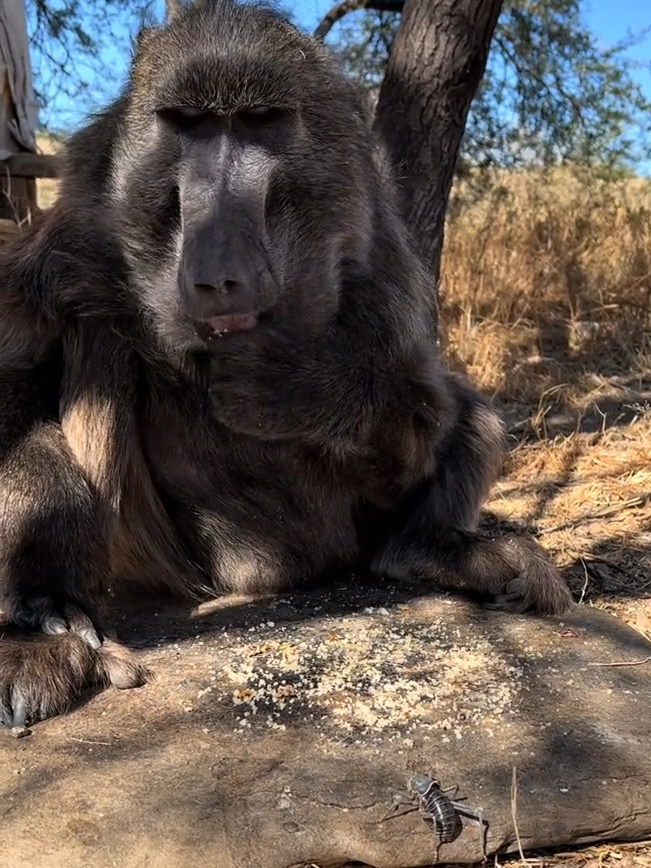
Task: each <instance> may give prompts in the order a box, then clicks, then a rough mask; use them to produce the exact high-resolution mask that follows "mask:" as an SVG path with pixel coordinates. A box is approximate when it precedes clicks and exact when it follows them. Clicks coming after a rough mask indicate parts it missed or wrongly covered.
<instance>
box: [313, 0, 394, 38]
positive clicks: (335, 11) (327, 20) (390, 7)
mask: <svg viewBox="0 0 651 868" xmlns="http://www.w3.org/2000/svg"><path fill="white" fill-rule="evenodd" d="M404 5H405V0H341V2H340V3H337V5H336V6H333V7H332V9H331V10H330V11H329V12H328V13H327V15H325V17H324V18H323V20H322V21H321V23H320V24H319V26H318V27H317V28H316V30H315V31H314V34H313V36H314V38H315V39H324V38H325V37H326V36H327V35H328V33H330V31H331V30H332V28H333V27H334V26H335V24H336V23H337V22H338V21H341V19H342V18H343V17H344V15H348V13H349V12H357V10H358V9H371V10H373V12H402V10H403V8H404Z"/></svg>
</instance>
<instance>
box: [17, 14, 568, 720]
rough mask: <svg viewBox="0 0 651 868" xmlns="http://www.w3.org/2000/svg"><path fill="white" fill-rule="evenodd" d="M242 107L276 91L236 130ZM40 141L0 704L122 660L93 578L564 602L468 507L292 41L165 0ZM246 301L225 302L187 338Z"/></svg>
mask: <svg viewBox="0 0 651 868" xmlns="http://www.w3.org/2000/svg"><path fill="white" fill-rule="evenodd" d="M260 105H268V106H273V107H276V108H278V112H279V114H277V115H273V116H270V115H265V116H264V118H263V122H262V126H261V127H259V128H258V126H256V124H259V123H260V121H259V118H258V116H257V115H256V114H255V113H253V114H251V113H250V112H249V113H247V111H248V107H250V106H260ZM178 106H196V107H198V108H201V109H205V108H210V110H211V111H213V112H215V113H216V114H215V115H214V117H215V118H221V119H222V120H223V118H228V117H230V118H232V119H234V120H232V123H233V124H236V125H237V124H240V123H241V124H244V126H243V127H242V129H244V132H243V133H237V135H236V136H235V138H234V139H232V138H230V139H229V138H224V139H223V140H222V139H220V140H219V141H224V142H227V143H228V142H231V143H232V142H233V141H234V142H235V146H234V147H235V150H234V151H233V154H234V157H233V158H232V159H231V158H230V157H229V160H230V162H228V161H226V162H224V161H223V162H219V160H221V159H222V158H221V157H219V158H218V157H217V156H216V153H217V150H218V149H217V148H216V147H215V148H213V146H212V144H211V143H212V142H213V141H217V138H211V137H210V136H206V135H204V134H203V133H205V132H206V130H210V129H212V128H211V127H210V124H211V123H213V120H212V118H213V115H212V114H211V115H206V117H207V118H208V120H207V121H206V120H205V119H204V120H201V121H200V122H201V123H206V124H208V126H207V127H206V130H204V131H203V133H202V134H200V135H197V130H196V128H195V127H193V128H192V130H191V131H190V132H189V133H188V131H187V130H186V129H185V128H179V124H181V121H182V123H183V124H186V123H187V117H186V114H183V115H182V118H181V121H180V120H179V116H178V113H174V112H173V111H172V109H175V107H178ZM168 110H169V111H168ZM170 112H172V113H171V115H170ZM170 117H171V120H170ZM203 117H204V116H203V115H202V118H203ZM269 117H271V121H269ZM241 119H243V120H241ZM222 120H220V121H219V123H222ZM229 122H230V121H229ZM191 123H195V121H194V120H192V122H191ZM214 123H215V124H216V123H217V120H215V121H214ZM247 124H248V125H249V126H247ZM265 124H266V126H265ZM215 129H217V128H216V127H215ZM234 129H235V127H234ZM199 132H201V130H199ZM220 135H221V134H220ZM215 136H217V133H215ZM238 137H239V138H238ZM242 143H244V144H243V145H242V147H245V150H243V151H241V153H243V154H244V155H245V156H244V157H243V158H242V160H244V162H242V161H240V162H238V160H239V159H240V158H239V157H238V154H240V151H239V150H237V149H238V148H239V147H240V145H241V144H242ZM211 148H212V150H211ZM246 149H248V150H246ZM229 153H230V152H229ZM247 160H248V162H246V161H247ZM67 165H68V167H69V168H68V170H67V171H66V172H65V173H64V177H63V180H62V185H61V195H60V200H59V203H58V204H57V205H56V206H55V208H54V209H53V210H52V211H51V212H50V213H48V214H47V215H45V216H44V217H43V218H42V219H41V221H40V224H39V225H37V226H35V227H32V228H30V229H28V230H25V233H24V234H23V235H22V236H21V237H20V238H19V239H18V240H17V241H16V242H15V243H14V244H13V245H12V246H11V247H10V248H9V249H7V250H6V251H4V252H3V253H2V254H1V261H0V271H1V273H2V275H3V286H2V298H0V306H2V311H0V313H2V314H3V315H1V316H0V400H1V402H2V407H3V414H2V417H1V418H0V485H1V486H2V497H1V500H0V510H1V514H0V569H1V572H0V593H1V596H0V602H1V604H2V607H3V608H4V611H5V617H6V620H7V626H6V629H5V632H4V634H3V638H2V639H1V640H0V709H1V714H2V716H3V720H4V722H5V723H8V724H12V723H13V724H20V723H22V722H24V720H25V718H37V717H42V716H47V715H49V714H53V713H56V712H60V711H62V710H64V709H65V708H66V707H68V705H69V704H70V702H71V701H73V700H74V698H75V697H76V696H77V695H78V694H79V692H80V691H81V689H82V688H83V687H84V686H85V685H86V684H88V683H89V682H90V681H93V680H96V679H100V680H103V681H105V682H112V683H114V684H116V685H118V686H120V687H126V686H130V685H133V684H136V683H140V682H141V681H142V680H143V679H144V678H145V676H146V673H145V672H144V670H143V669H142V668H141V667H140V666H139V664H138V662H137V661H136V659H135V658H134V657H133V656H132V655H131V654H130V652H127V651H126V650H125V649H123V648H121V646H119V645H116V644H115V643H113V642H112V641H111V640H108V639H106V638H104V637H105V636H106V633H105V631H104V627H105V625H104V624H103V615H102V600H103V599H105V597H106V594H107V592H108V589H109V587H111V588H112V589H113V590H115V589H119V587H120V585H121V584H124V585H128V586H129V587H134V586H136V585H139V586H141V587H144V588H145V590H147V589H149V590H151V591H154V590H160V589H161V588H167V589H169V590H172V591H174V592H180V593H185V594H187V595H198V594H201V593H204V592H206V590H208V591H209V592H212V593H214V592H216V591H239V592H257V591H260V592H268V591H275V590H278V589H280V588H284V587H296V586H300V585H306V584H308V583H310V582H313V581H315V580H317V579H321V578H323V577H327V576H328V575H330V574H333V573H334V572H336V571H341V570H350V569H351V568H352V567H360V566H361V567H364V566H367V567H368V566H370V567H371V568H372V569H373V570H375V571H376V572H379V573H385V574H388V575H391V576H394V577H398V578H401V579H407V580H414V579H416V580H424V581H431V582H432V583H433V584H434V585H436V586H438V587H442V588H443V587H448V588H459V589H466V590H472V591H477V592H479V593H481V594H484V595H487V596H489V597H492V598H495V599H494V602H495V601H496V603H497V605H499V606H501V607H503V608H508V609H511V610H513V611H524V610H526V609H533V610H535V611H537V612H541V613H560V612H562V611H564V610H565V609H566V608H567V607H568V606H569V605H570V603H571V598H570V595H569V592H568V589H567V587H566V586H565V584H564V583H563V581H562V579H561V577H560V576H559V574H558V573H557V571H556V570H555V569H554V567H553V566H552V565H551V564H550V563H549V561H548V560H547V558H546V557H545V555H544V554H543V552H542V550H541V549H540V548H539V547H538V546H537V544H535V543H534V542H533V541H530V540H525V539H522V538H519V537H515V536H505V537H500V538H497V539H493V538H490V537H487V536H483V535H481V534H479V533H478V532H477V525H478V519H479V511H480V507H481V504H482V501H483V500H484V498H485V496H486V494H487V492H488V490H489V488H490V486H491V484H492V482H493V481H494V479H495V476H496V474H497V472H498V469H499V464H500V460H501V455H502V448H503V443H502V428H501V425H500V423H499V420H498V418H497V416H496V415H495V414H494V412H493V411H492V410H491V409H490V408H489V407H488V405H487V404H486V402H485V401H484V400H483V399H482V398H480V397H479V396H478V395H477V394H476V393H475V392H474V391H472V389H471V388H470V387H469V386H467V385H466V384H465V383H463V382H462V381H461V380H460V379H459V378H457V377H454V376H453V375H451V374H450V373H449V372H447V371H446V370H445V368H444V367H443V366H442V363H441V361H440V359H439V358H438V355H437V349H436V341H435V330H436V329H435V326H436V323H435V311H434V309H433V303H432V296H431V291H430V286H429V281H428V277H427V274H426V273H425V272H424V270H423V268H422V266H421V264H420V262H419V261H418V259H417V257H416V256H415V255H414V253H413V249H412V245H411V241H410V238H409V235H408V233H407V230H406V228H405V225H404V223H403V220H402V219H401V217H400V216H399V214H398V211H397V208H396V204H395V196H394V189H393V183H392V180H391V177H390V174H391V173H390V171H389V169H388V166H387V162H386V158H385V156H384V153H383V150H382V147H381V145H380V143H379V142H377V141H376V140H375V139H374V138H373V137H372V136H371V133H370V130H369V125H368V123H367V118H366V116H365V114H364V110H363V107H362V102H361V100H360V98H359V95H358V94H357V92H356V90H355V89H354V88H353V86H352V85H351V84H350V83H349V82H348V81H347V80H346V79H345V78H344V77H343V76H342V74H341V72H340V71H339V70H338V68H337V67H336V65H335V64H334V62H333V60H332V59H331V58H330V57H329V56H328V54H327V53H326V51H325V49H324V48H323V47H322V46H320V45H319V44H317V43H315V42H313V41H311V40H309V39H307V38H306V37H304V36H302V35H301V34H300V33H299V32H298V31H296V30H295V29H294V28H293V27H292V26H290V25H289V24H287V23H285V22H284V21H283V20H282V18H280V17H278V16H277V15H276V14H275V13H273V12H271V11H269V10H267V9H264V8H262V7H253V6H239V5H235V4H233V3H231V2H228V0H214V2H213V3H212V4H211V5H209V6H207V7H206V8H198V7H195V8H190V9H187V10H185V11H183V12H181V13H179V15H178V16H177V17H175V19H174V20H173V21H172V22H171V23H170V24H168V25H167V26H166V27H163V28H161V29H158V30H146V31H144V32H143V33H142V34H141V36H140V37H139V40H138V46H137V51H136V55H135V59H134V62H133V67H132V71H131V76H130V80H129V83H128V85H127V87H126V89H125V92H124V94H123V95H122V96H121V97H120V98H119V99H118V100H117V101H116V103H115V104H114V105H112V106H110V107H109V108H108V109H107V110H106V111H105V112H104V113H103V114H101V115H100V116H99V117H97V118H96V119H95V120H93V121H92V122H91V123H90V124H89V125H88V126H87V127H86V128H85V129H84V130H82V131H81V132H80V133H79V134H77V135H76V136H75V137H73V139H72V141H71V142H70V145H69V148H68V152H67ZM246 166H250V167H251V168H250V177H249V176H248V175H247V174H246V171H245V169H246ZM242 167H244V169H243V168H242ZM213 171H214V172H215V173H216V174H215V176H214V178H212V180H210V184H208V186H206V185H205V177H206V173H208V176H209V179H210V178H211V177H212V176H210V172H213ZM247 171H249V170H247ZM238 173H239V174H238ZM251 178H253V179H254V180H255V179H258V180H256V181H255V183H254V182H253V181H251V183H250V184H249V181H250V179H251ZM179 179H180V180H179ZM202 179H204V180H202ZM222 182H223V184H222ZM202 184H203V185H204V186H203V187H202V186H201V185H202ZM238 184H239V185H240V186H239V187H238ZM247 184H249V186H247ZM256 184H257V186H256ZM222 186H223V190H222ZM218 188H219V190H218ZM177 189H178V193H175V190H177ZM238 190H239V191H240V192H239V193H238V192H237V191H238ZM220 191H221V192H220ZM233 191H235V192H233ZM213 193H214V199H215V201H214V203H213V204H211V205H210V204H209V207H208V210H206V208H207V206H206V201H207V198H206V197H207V196H208V198H209V197H210V196H211V195H213ZM210 209H212V210H210ZM181 214H183V215H184V222H183V229H182V228H181V220H180V215H181ZM256 221H258V222H257V223H256ZM256 226H257V229H256ZM206 275H207V277H206ZM222 280H223V281H224V283H223V286H222V284H221V283H220V281H222ZM210 281H212V284H211V285H212V286H213V289H209V290H208V289H207V287H208V283H207V282H210ZM223 287H227V288H228V291H227V292H226V291H225V290H224V289H223ZM224 299H226V301H225V300H224ZM224 305H226V306H225V307H224ZM228 305H230V307H229V306H228ZM250 310H255V311H257V312H258V313H259V314H260V318H259V323H258V325H257V327H256V328H255V329H253V330H251V331H242V332H234V333H231V334H228V335H225V336H224V337H221V338H219V337H213V338H212V339H211V340H206V339H205V336H206V334H207V332H205V330H202V329H203V326H204V325H205V321H206V320H207V319H208V318H210V317H211V316H216V315H219V316H222V315H225V314H226V315H228V314H232V313H236V314H246V313H248V312H249V311H250ZM44 633H45V634H46V635H43V634H44ZM57 634H61V635H57ZM102 640H103V644H101V645H100V641H102Z"/></svg>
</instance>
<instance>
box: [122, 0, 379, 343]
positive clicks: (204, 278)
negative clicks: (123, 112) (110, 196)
mask: <svg viewBox="0 0 651 868" xmlns="http://www.w3.org/2000/svg"><path fill="white" fill-rule="evenodd" d="M222 6H223V8H222ZM217 7H218V8H217V9H215V10H212V11H211V12H207V11H203V10H199V11H197V10H193V11H191V12H190V13H186V14H185V15H184V16H182V17H181V18H180V19H178V20H177V21H175V22H172V24H170V25H168V26H167V27H166V28H162V29H161V30H158V31H153V32H150V31H148V32H146V33H145V34H144V36H143V37H141V40H140V48H139V53H138V55H137V57H136V60H135V63H134V70H133V74H132V80H133V82H134V84H133V94H132V97H131V104H130V109H129V116H128V118H127V124H126V136H125V137H124V141H123V142H122V145H121V147H118V148H117V149H116V159H115V161H114V166H115V168H114V184H115V190H116V191H117V195H118V198H119V199H121V201H122V203H123V204H125V205H126V210H127V212H128V213H130V214H131V215H132V217H131V221H130V228H129V232H130V233H131V237H127V239H126V242H127V245H128V246H129V248H130V251H131V257H132V260H134V261H135V263H136V271H137V273H139V274H140V276H141V277H144V278H145V283H146V284H147V286H148V290H147V296H148V301H149V303H150V305H151V306H154V307H155V308H156V310H157V312H161V311H163V310H164V312H165V322H166V323H167V326H165V327H166V328H167V327H169V328H170V329H171V328H172V326H171V322H172V320H174V323H175V327H176V328H177V329H178V324H179V322H180V321H182V320H184V319H185V320H186V321H187V322H192V323H194V324H195V326H198V331H199V333H200V334H201V333H203V334H209V333H215V332H216V333H220V334H228V333H229V332H233V331H241V330H247V329H251V328H254V327H255V326H256V325H257V324H258V322H260V321H263V320H264V319H265V318H267V317H269V318H274V317H281V316H284V317H285V318H288V319H289V318H291V320H292V321H294V322H300V323H301V325H304V326H306V327H310V326H317V327H318V326H319V325H320V324H322V323H323V322H324V321H326V320H327V319H329V318H330V317H331V316H332V315H333V314H334V313H335V311H336V309H337V301H338V293H339V286H340V282H341V269H342V265H343V263H345V262H348V261H351V260H352V261H353V262H355V263H357V264H359V263H362V264H363V263H364V262H365V261H366V258H367V256H368V247H369V243H370V242H369V238H370V235H371V229H370V225H371V215H372V202H371V197H370V195H369V192H368V191H369V187H370V184H369V180H368V177H369V171H370V170H369V163H370V157H369V141H368V130H367V128H366V124H365V121H364V118H363V116H362V114H361V112H360V111H359V108H358V103H357V101H356V96H355V94H354V91H353V90H352V88H351V85H350V84H349V83H348V82H347V81H346V80H345V79H344V78H343V76H342V75H341V74H340V73H339V71H338V70H337V69H336V68H335V67H334V66H333V65H332V62H331V61H330V60H329V58H328V57H327V56H326V55H325V53H324V51H323V49H321V47H319V46H317V45H315V44H314V43H312V42H311V41H310V40H308V39H306V38H305V37H303V36H302V35H301V34H300V33H298V31H296V30H295V29H294V28H293V27H291V26H290V25H288V24H287V23H286V22H284V21H282V20H281V19H278V18H277V17H276V16H274V15H272V14H270V13H268V12H261V11H259V10H257V11H256V10H247V9H246V7H232V6H230V4H227V3H224V4H219V3H218V4H217ZM220 8H221V11H220Z"/></svg>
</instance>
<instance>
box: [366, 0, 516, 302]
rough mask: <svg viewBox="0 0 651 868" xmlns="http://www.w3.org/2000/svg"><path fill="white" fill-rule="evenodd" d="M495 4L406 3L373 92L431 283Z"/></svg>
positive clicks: (475, 0)
mask: <svg viewBox="0 0 651 868" xmlns="http://www.w3.org/2000/svg"><path fill="white" fill-rule="evenodd" d="M501 7H502V0H407V2H406V3H405V5H404V10H403V13H402V19H401V22H400V26H399V28H398V31H397V33H396V36H395V38H394V40H393V45H392V46H391V54H390V57H389V62H388V66H387V72H386V75H385V78H384V81H383V82H382V87H381V89H380V96H379V100H378V106H377V112H376V116H375V127H376V129H378V130H379V132H380V133H381V134H382V135H383V137H384V139H385V141H386V143H387V145H388V148H389V154H390V156H391V158H392V160H393V164H394V166H395V169H396V173H397V177H398V181H399V183H400V185H401V188H402V192H403V207H404V212H405V215H406V217H407V220H408V222H409V225H410V227H411V230H412V232H413V233H414V235H415V238H416V241H417V243H418V244H419V245H420V247H421V249H422V251H423V254H424V255H425V257H426V258H427V260H428V261H429V264H430V266H431V268H432V271H433V275H434V282H435V286H436V287H438V278H439V268H440V258H441V249H442V246H443V228H444V220H445V210H446V207H447V202H448V197H449V195H450V188H451V185H452V179H453V175H454V167H455V164H456V160H457V156H458V153H459V146H460V144H461V139H462V137H463V132H464V129H465V126H466V119H467V116H468V109H469V108H470V103H471V101H472V99H473V97H474V95H475V93H476V91H477V88H478V86H479V83H480V81H481V79H482V76H483V74H484V71H485V69H486V61H487V58H488V51H489V48H490V42H491V38H492V36H493V31H494V30H495V25H496V24H497V19H498V16H499V13H500V10H501Z"/></svg>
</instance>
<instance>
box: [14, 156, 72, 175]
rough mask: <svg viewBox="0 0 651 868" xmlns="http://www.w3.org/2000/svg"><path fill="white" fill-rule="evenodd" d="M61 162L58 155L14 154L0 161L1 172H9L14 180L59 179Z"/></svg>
mask: <svg viewBox="0 0 651 868" xmlns="http://www.w3.org/2000/svg"><path fill="white" fill-rule="evenodd" d="M59 166H60V160H59V158H58V157H57V156H56V154H29V153H21V154H13V155H12V156H11V157H9V159H7V160H0V172H5V171H7V170H8V171H9V174H10V175H12V176H13V177H14V178H57V177H58V176H59Z"/></svg>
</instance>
